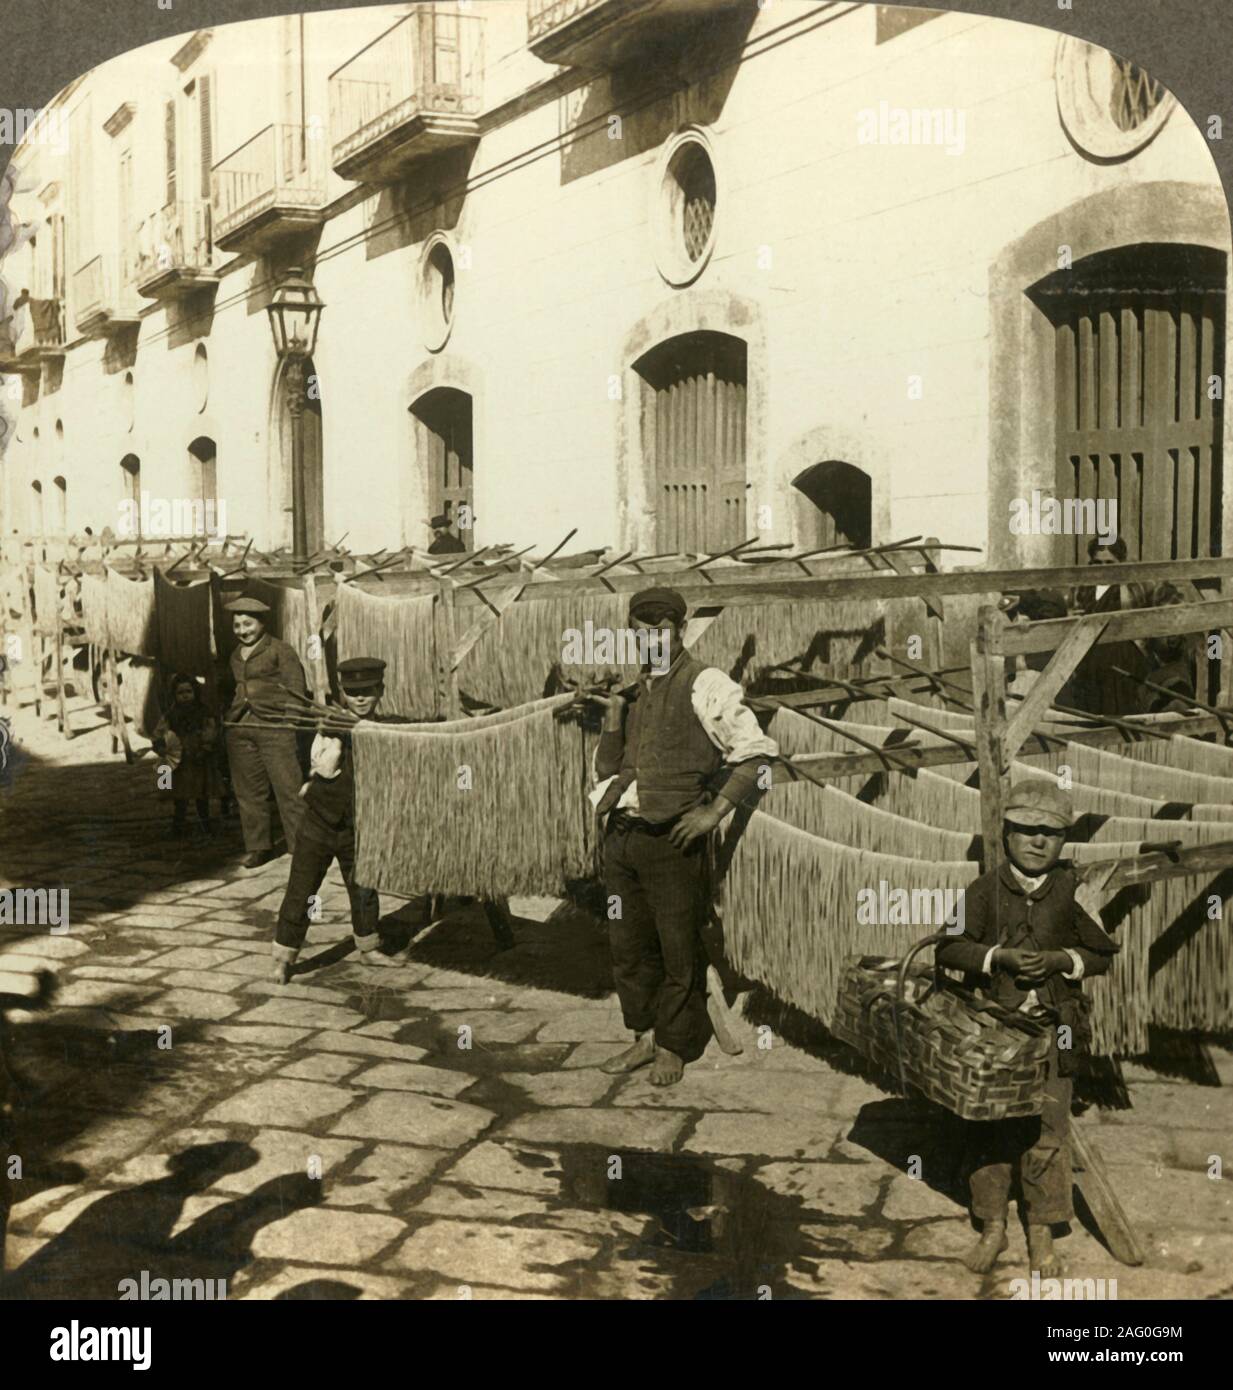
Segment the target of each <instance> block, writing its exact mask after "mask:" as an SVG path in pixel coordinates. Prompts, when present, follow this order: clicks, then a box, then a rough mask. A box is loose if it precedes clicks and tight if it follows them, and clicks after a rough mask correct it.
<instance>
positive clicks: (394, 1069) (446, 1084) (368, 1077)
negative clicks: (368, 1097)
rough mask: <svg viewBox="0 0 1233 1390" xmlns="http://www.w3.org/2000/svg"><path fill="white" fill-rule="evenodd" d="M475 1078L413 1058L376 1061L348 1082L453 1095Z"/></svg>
mask: <svg viewBox="0 0 1233 1390" xmlns="http://www.w3.org/2000/svg"><path fill="white" fill-rule="evenodd" d="M475 1082H476V1078H475V1077H473V1076H467V1075H466V1074H465V1073H463V1072H456V1071H446V1070H445V1069H444V1068H443V1067H425V1066H421V1065H420V1064H419V1063H417V1062H378V1063H377V1065H376V1066H373V1067H369V1068H367V1069H366V1070H365V1071H362V1072H359V1073H357V1074H356V1075H355V1076H353V1077H352V1078H351V1082H350V1084H351V1085H352V1086H357V1087H358V1086H366V1087H369V1088H371V1089H373V1090H385V1091H418V1092H420V1093H421V1094H422V1095H428V1096H448V1097H449V1098H451V1099H452V1098H453V1097H455V1096H459V1095H461V1094H462V1093H463V1092H464V1091H466V1090H468V1089H469V1088H470V1087H472V1086H474V1085H475Z"/></svg>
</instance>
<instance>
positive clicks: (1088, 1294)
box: [1010, 1269, 1117, 1303]
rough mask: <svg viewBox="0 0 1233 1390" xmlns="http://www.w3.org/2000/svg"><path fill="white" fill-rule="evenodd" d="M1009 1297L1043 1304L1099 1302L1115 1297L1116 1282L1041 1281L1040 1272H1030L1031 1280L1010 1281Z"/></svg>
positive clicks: (1099, 1280) (1102, 1280) (1080, 1280)
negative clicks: (1070, 1301)
mask: <svg viewBox="0 0 1233 1390" xmlns="http://www.w3.org/2000/svg"><path fill="white" fill-rule="evenodd" d="M1010 1296H1011V1298H1014V1299H1033V1300H1039V1301H1041V1302H1044V1303H1054V1302H1058V1301H1061V1300H1068V1301H1069V1300H1072V1299H1080V1300H1099V1299H1115V1298H1116V1297H1117V1280H1116V1279H1110V1280H1108V1282H1107V1285H1106V1281H1105V1280H1104V1279H1042V1278H1041V1277H1040V1270H1038V1269H1034V1270H1033V1271H1032V1278H1031V1280H1030V1281H1029V1280H1027V1279H1012V1280H1011V1281H1010Z"/></svg>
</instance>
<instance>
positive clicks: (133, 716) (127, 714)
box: [116, 657, 162, 738]
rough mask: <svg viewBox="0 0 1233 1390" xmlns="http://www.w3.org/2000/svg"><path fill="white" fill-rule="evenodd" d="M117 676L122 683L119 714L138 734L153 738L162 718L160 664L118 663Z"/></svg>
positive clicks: (130, 660)
mask: <svg viewBox="0 0 1233 1390" xmlns="http://www.w3.org/2000/svg"><path fill="white" fill-rule="evenodd" d="M116 674H117V675H118V677H119V680H120V710H121V712H122V714H123V716H124V718H125V719H127V720H130V721H131V722H132V723H133V724H134V725H135V727H136V729H137V732H138V733H139V734H142V735H143V736H144V737H145V738H150V737H152V735H153V733H154V729H155V727H156V726H157V724H158V721H159V719H160V718H161V717H162V715H161V710H160V699H159V695H160V685H161V682H160V680H159V668H158V665H157V663H156V662H153V661H146V660H141V659H134V658H132V657H130V658H128V659H127V660H121V661H118V662H117V663H116Z"/></svg>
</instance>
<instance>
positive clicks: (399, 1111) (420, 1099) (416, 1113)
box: [288, 1082, 494, 1149]
mask: <svg viewBox="0 0 1233 1390" xmlns="http://www.w3.org/2000/svg"><path fill="white" fill-rule="evenodd" d="M288 1084H291V1083H288ZM299 1084H300V1085H309V1084H311V1083H309V1082H300V1083H299ZM493 1118H494V1116H493V1114H492V1112H491V1111H490V1110H484V1109H481V1108H480V1107H479V1106H477V1105H466V1104H464V1103H462V1102H459V1101H448V1100H436V1099H433V1098H431V1097H429V1096H419V1095H416V1094H415V1093H414V1092H411V1091H403V1092H396V1093H390V1092H381V1093H380V1094H378V1095H375V1096H371V1097H370V1098H368V1099H366V1100H362V1101H361V1102H360V1104H358V1105H357V1106H356V1107H355V1108H354V1109H352V1110H350V1111H349V1112H348V1113H347V1114H346V1115H344V1116H343V1118H342V1119H341V1120H338V1121H337V1122H336V1123H335V1124H334V1125H333V1127H332V1129H331V1133H333V1134H347V1135H357V1136H359V1137H361V1138H365V1139H373V1138H376V1139H391V1140H394V1141H395V1142H397V1143H403V1144H421V1145H426V1146H428V1147H430V1148H446V1149H448V1148H454V1147H456V1146H458V1145H461V1144H466V1143H469V1142H470V1141H471V1140H472V1139H477V1138H478V1137H479V1136H480V1135H481V1134H482V1133H483V1132H484V1131H485V1130H486V1129H487V1128H488V1127H489V1126H490V1125H491V1124H492V1121H493Z"/></svg>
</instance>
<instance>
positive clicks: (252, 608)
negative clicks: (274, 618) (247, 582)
mask: <svg viewBox="0 0 1233 1390" xmlns="http://www.w3.org/2000/svg"><path fill="white" fill-rule="evenodd" d="M223 607H224V608H225V609H226V611H227V612H228V613H251V614H252V615H253V617H255V618H268V617H269V616H270V607H269V604H266V603H262V602H261V600H260V599H259V598H233V599H232V600H231V602H230V603H225V604H223Z"/></svg>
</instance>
